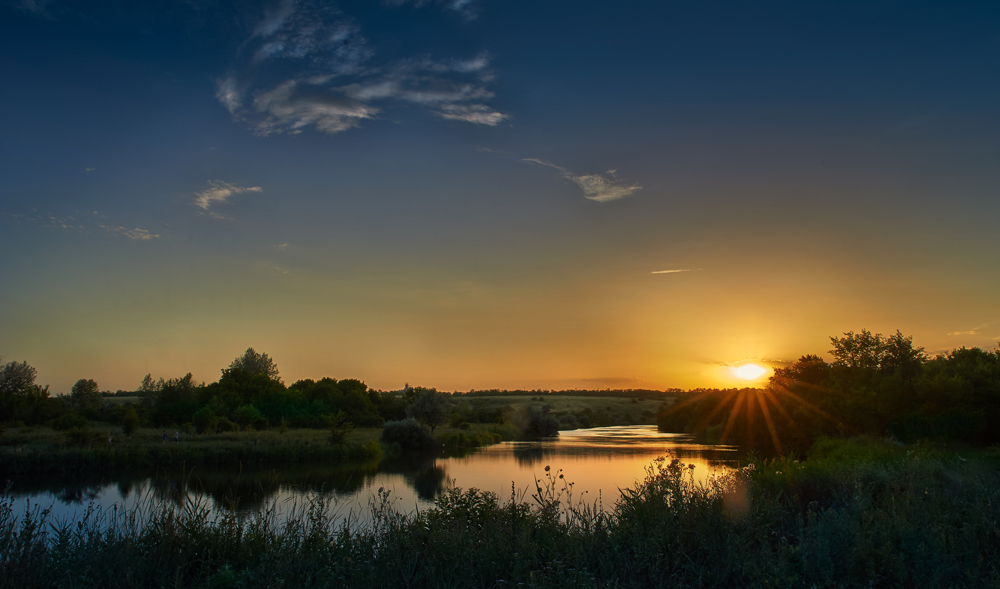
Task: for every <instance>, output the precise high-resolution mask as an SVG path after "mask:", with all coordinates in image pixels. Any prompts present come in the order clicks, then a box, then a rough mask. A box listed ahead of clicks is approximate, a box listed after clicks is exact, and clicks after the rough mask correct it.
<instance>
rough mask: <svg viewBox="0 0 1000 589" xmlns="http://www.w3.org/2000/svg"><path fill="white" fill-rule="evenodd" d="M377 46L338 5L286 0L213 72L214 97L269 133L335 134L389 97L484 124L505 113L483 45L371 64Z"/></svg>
mask: <svg viewBox="0 0 1000 589" xmlns="http://www.w3.org/2000/svg"><path fill="white" fill-rule="evenodd" d="M403 3H405V2H390V3H389V4H390V5H396V6H398V5H401V4H403ZM420 4H423V3H422V2H417V5H420ZM444 4H446V5H448V6H452V7H453V8H452V9H453V10H456V11H460V12H461V11H462V10H466V8H467V9H469V10H471V9H472V8H474V4H473V3H471V2H446V3H444ZM374 54H375V53H374V51H373V50H372V49H371V48H370V47H369V45H368V41H367V40H366V39H365V37H364V35H362V33H361V29H360V27H358V25H357V24H356V23H355V22H354V21H353V20H351V19H350V18H348V17H346V16H344V15H343V14H342V13H341V12H340V11H338V10H337V9H336V8H333V7H331V6H328V5H324V4H321V3H316V2H310V1H309V0H285V1H284V2H283V3H282V4H281V5H280V6H279V7H278V8H277V9H276V10H274V11H273V12H269V13H267V14H265V15H264V17H263V18H262V19H261V21H260V22H259V23H258V25H257V26H256V27H255V28H254V30H253V32H252V34H251V35H250V38H249V39H248V40H247V41H246V42H245V43H244V44H243V46H242V49H241V52H240V55H239V58H238V63H237V64H236V66H235V67H234V68H233V70H232V71H231V72H230V73H229V74H227V75H226V76H224V77H223V78H222V79H220V80H218V81H217V83H216V93H215V97H216V99H217V100H218V101H219V102H220V103H221V104H222V105H223V106H224V107H226V109H227V110H228V111H229V112H230V114H232V116H233V117H234V118H235V119H236V120H239V121H243V122H245V123H248V124H249V125H250V127H251V128H252V129H253V131H254V132H255V133H256V134H258V135H265V136H266V135H270V134H274V133H289V134H294V133H301V132H302V131H303V130H306V129H309V128H313V129H316V130H318V131H321V132H323V133H328V134H334V133H340V132H343V131H346V130H348V129H351V128H354V127H357V126H359V125H360V124H361V123H362V122H363V121H366V120H370V119H374V118H376V117H377V116H378V115H379V113H381V112H382V111H383V110H385V109H387V108H392V107H394V106H417V107H420V108H424V109H427V110H429V111H430V112H432V113H433V114H435V115H436V116H438V117H440V118H442V119H448V120H457V121H464V122H468V123H473V124H478V125H487V126H496V125H499V124H500V123H501V122H503V121H504V120H506V119H507V118H508V115H506V114H504V113H501V112H499V111H498V110H496V109H495V108H493V107H491V106H489V104H488V101H489V100H490V99H491V98H493V95H494V94H493V92H492V91H491V90H490V89H489V88H488V84H489V82H491V81H492V80H493V77H494V76H493V74H492V73H491V72H490V69H489V65H490V56H489V55H488V54H486V53H481V54H479V55H476V56H473V57H472V58H469V59H457V60H456V59H452V60H433V59H430V58H420V59H402V60H396V61H393V62H389V63H382V64H374V63H373V56H374Z"/></svg>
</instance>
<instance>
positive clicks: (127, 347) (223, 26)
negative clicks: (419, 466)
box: [0, 0, 1000, 391]
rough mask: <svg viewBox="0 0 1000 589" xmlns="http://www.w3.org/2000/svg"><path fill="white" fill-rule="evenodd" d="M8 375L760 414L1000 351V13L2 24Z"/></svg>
mask: <svg viewBox="0 0 1000 589" xmlns="http://www.w3.org/2000/svg"><path fill="white" fill-rule="evenodd" d="M0 15H2V18H0V68H2V69H0V71H2V73H3V79H4V80H5V83H4V84H2V85H0V173H2V177H3V186H2V188H0V248H2V250H3V251H4V252H6V253H7V254H8V255H7V256H5V258H6V261H7V268H8V269H7V270H6V271H5V272H4V279H3V281H2V282H0V302H2V303H3V305H2V308H0V355H2V356H3V358H4V359H5V360H27V361H28V362H29V363H30V364H32V365H33V366H36V367H37V368H38V370H39V380H40V381H41V382H43V383H48V384H51V385H52V387H53V390H55V391H66V390H68V389H69V386H70V385H71V384H72V383H73V382H74V381H75V380H76V379H78V378H95V379H96V380H97V381H98V382H99V383H100V384H101V386H102V387H104V388H110V389H116V388H126V389H127V388H132V387H134V386H137V384H138V382H139V381H140V380H141V378H142V376H143V375H145V374H146V373H147V372H150V373H153V375H154V377H159V376H164V377H171V376H179V375H182V374H184V373H186V372H188V371H191V372H193V373H194V376H195V377H196V378H197V379H199V380H206V381H211V380H215V379H216V378H217V376H218V370H219V369H220V368H223V367H224V366H226V365H228V363H229V361H230V360H231V359H232V358H233V357H235V356H236V355H238V354H239V353H241V352H242V351H243V350H244V349H246V347H248V346H254V347H255V348H256V349H258V350H263V351H265V352H267V353H269V354H270V355H272V356H273V357H274V358H275V359H276V360H277V362H278V365H279V368H281V370H282V375H283V376H284V378H285V379H286V381H289V382H290V381H292V380H295V379H298V378H319V377H322V376H333V377H336V378H348V377H352V378H361V379H363V380H365V381H366V382H368V383H369V384H370V385H372V386H375V387H378V388H383V389H396V388H399V387H401V386H402V383H403V382H407V381H408V382H411V383H414V384H423V385H425V386H436V387H438V388H441V389H447V390H452V389H459V390H468V389H469V388H492V387H539V388H569V387H600V388H604V387H606V386H612V387H638V386H643V387H654V388H665V387H674V386H678V387H685V388H686V387H694V386H726V385H728V384H732V383H731V382H730V381H728V380H727V377H726V374H727V373H726V371H725V369H726V367H728V366H730V365H733V364H735V363H739V362H746V361H750V360H756V361H759V362H762V363H770V364H772V365H778V364H780V363H781V362H783V361H788V360H794V359H795V358H797V357H798V356H799V355H801V354H805V353H824V352H825V351H826V350H827V348H828V347H829V342H828V338H829V336H831V335H837V334H840V333H842V332H844V331H848V330H855V331H856V330H859V329H861V328H867V329H871V330H873V331H882V332H886V333H891V332H894V331H895V330H896V329H900V330H902V331H903V333H905V334H911V335H914V336H915V340H916V343H917V344H918V345H924V346H926V347H927V348H928V350H929V351H932V352H934V351H939V350H945V349H950V348H952V347H955V346H961V345H966V346H971V345H978V346H984V347H993V346H995V345H996V342H997V339H998V338H1000V304H998V303H997V302H996V301H997V300H1000V299H998V298H997V297H996V294H995V293H996V292H997V291H998V287H1000V273H997V272H996V271H995V269H996V268H998V267H1000V264H998V262H1000V259H998V257H1000V253H998V252H1000V248H998V247H997V246H998V245H1000V239H998V235H1000V232H997V231H996V227H997V224H998V221H1000V215H998V213H1000V205H998V186H1000V169H998V167H997V165H996V162H997V161H1000V157H998V156H1000V140H998V137H1000V117H998V115H1000V109H998V105H1000V77H998V63H1000V9H998V8H997V7H994V6H990V5H989V4H988V3H982V2H976V3H914V2H906V3H902V2H893V3H889V2H864V3H845V2H835V3H834V2H831V3H819V2H817V3H757V4H754V5H745V4H740V3H731V2H719V3H700V4H690V3H655V4H654V3H646V2H635V3H621V4H620V5H614V6H611V5H608V4H607V3H580V2H572V3H571V2H548V3H542V4H541V5H539V4H538V3H521V2H489V1H485V0H468V1H462V0H457V1H431V0H427V1H422V2H420V1H417V2H413V1H387V2H338V3H333V2H307V1H294V2H293V1H285V2H260V3H244V2H241V3H236V2H229V3H226V2H193V1H192V2H154V3H143V5H142V6H140V7H135V6H131V5H130V4H129V3H122V4H120V5H118V6H114V5H112V6H110V7H106V8H95V7H93V6H92V5H90V4H89V3H73V2H62V1H59V0H49V1H40V0H34V1H28V2H25V1H15V2H7V3H5V4H3V5H0Z"/></svg>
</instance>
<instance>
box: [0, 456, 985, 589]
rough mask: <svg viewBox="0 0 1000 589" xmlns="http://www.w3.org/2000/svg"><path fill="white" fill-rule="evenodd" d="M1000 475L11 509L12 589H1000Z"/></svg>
mask: <svg viewBox="0 0 1000 589" xmlns="http://www.w3.org/2000/svg"><path fill="white" fill-rule="evenodd" d="M998 465H1000V452H998V451H997V450H996V449H988V450H970V449H965V450H962V451H956V449H955V448H949V447H932V446H913V447H900V446H898V445H896V444H893V443H891V442H888V441H884V440H873V439H867V438H863V439H854V440H846V441H828V442H821V443H820V444H817V445H816V446H815V447H814V448H813V449H812V450H811V451H810V453H809V454H808V456H807V457H806V458H805V459H803V460H800V461H794V460H780V459H779V460H775V461H756V462H751V463H749V464H747V465H746V466H744V467H743V468H741V469H740V470H738V471H736V472H734V473H733V474H731V475H728V476H724V477H721V478H717V479H715V480H714V481H713V482H712V483H710V484H707V485H697V484H695V483H694V482H693V478H692V476H691V475H692V473H693V471H692V470H691V469H689V468H687V466H686V465H685V464H683V463H682V462H680V461H678V462H671V461H670V460H669V459H667V460H665V461H662V462H660V463H659V464H657V465H656V466H654V467H653V469H652V470H651V471H650V475H649V476H648V477H647V479H646V480H645V481H644V482H643V483H642V484H640V485H638V486H637V487H635V488H634V489H632V490H630V491H628V492H627V493H626V494H625V495H624V496H623V497H622V499H621V500H619V501H618V502H617V503H615V504H614V506H612V507H610V508H607V509H602V508H601V506H600V505H586V504H580V503H573V502H572V500H569V501H567V499H568V495H567V494H566V492H567V491H568V489H569V488H568V487H567V486H565V485H566V482H565V481H566V479H561V478H559V477H558V476H551V477H550V478H547V479H544V480H543V481H541V485H540V487H539V488H538V490H537V491H536V493H535V494H534V497H533V498H531V499H530V501H529V503H522V502H519V501H517V500H516V499H517V498H514V497H512V498H508V499H501V498H498V497H497V496H495V495H492V494H489V493H483V492H480V491H477V490H474V489H473V490H467V491H461V490H451V491H446V492H445V493H444V494H442V495H441V497H440V498H439V499H438V501H437V506H436V508H434V509H430V510H424V511H421V512H420V513H416V514H411V515H406V514H402V513H400V512H398V511H396V509H395V508H394V506H393V504H392V502H391V500H390V498H389V496H388V494H387V493H380V494H379V495H378V497H377V498H376V499H375V500H374V501H373V502H372V504H371V506H370V509H371V511H372V522H373V523H372V525H371V526H370V527H367V528H364V529H349V528H347V527H345V526H344V524H342V523H336V522H335V521H334V520H333V519H331V518H330V516H329V515H328V514H327V513H328V512H327V511H326V509H325V505H324V504H323V503H322V502H320V501H317V502H314V503H313V504H311V505H305V506H301V509H300V510H299V511H298V513H297V514H296V515H294V516H293V517H291V518H289V519H288V520H287V523H282V524H280V525H279V524H278V523H276V520H275V519H274V518H273V515H270V514H269V513H270V512H268V511H267V510H263V511H262V512H261V513H260V514H259V515H257V516H254V517H249V518H246V517H240V516H239V515H236V514H225V513H223V514H220V515H219V516H218V519H211V518H207V517H206V512H204V511H202V508H201V507H199V506H194V505H188V506H186V507H185V508H183V509H179V510H174V511H161V510H157V509H147V510H145V511H142V512H140V513H137V514H121V513H117V512H115V513H96V512H95V513H93V514H90V515H89V516H88V517H86V518H85V519H84V520H83V522H82V523H81V524H79V525H78V526H74V527H73V529H69V528H68V527H65V526H64V528H63V529H61V528H60V527H59V525H58V524H57V525H56V526H55V528H50V527H49V526H48V524H49V523H51V522H48V521H47V520H46V519H45V518H46V516H45V514H43V513H41V512H35V513H34V514H33V515H31V516H30V517H28V518H23V519H20V520H16V521H15V519H14V518H13V517H12V515H11V514H12V512H11V510H10V502H9V501H7V500H5V501H4V502H3V504H2V506H0V555H2V556H0V558H2V559H3V562H2V565H3V566H0V585H3V586H18V587H36V586H37V587H43V586H44V587H48V586H51V585H52V584H53V583H63V584H72V585H74V586H90V587H96V586H101V587H127V586H136V585H158V584H162V582H163V580H164V579H169V580H170V581H169V582H170V584H171V585H175V586H181V587H204V586H212V587H243V586H247V587H249V586H254V587H278V586H306V585H308V586H321V587H322V586H338V587H339V586H353V587H378V586H417V587H431V586H443V585H448V586H464V587H502V586H517V585H518V584H519V583H523V584H524V586H533V587H556V586H559V587H565V586H581V587H610V586H617V587H667V586H670V587H673V586H691V587H731V586H742V587H770V586H780V587H785V586H816V587H854V586H883V587H894V586H908V587H942V586H949V587H989V586H997V584H998V583H1000V571H998V568H997V564H996V563H997V562H1000V527H998V523H997V522H998V521H1000V471H998ZM549 472H550V473H551V471H549ZM567 477H568V478H572V473H569V475H567Z"/></svg>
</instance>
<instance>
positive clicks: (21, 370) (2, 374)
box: [0, 362, 37, 397]
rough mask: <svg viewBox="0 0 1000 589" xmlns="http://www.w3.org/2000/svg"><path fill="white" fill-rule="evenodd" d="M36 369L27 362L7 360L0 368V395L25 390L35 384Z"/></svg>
mask: <svg viewBox="0 0 1000 589" xmlns="http://www.w3.org/2000/svg"><path fill="white" fill-rule="evenodd" d="M36 374H37V371H36V370H35V369H34V368H33V367H31V366H29V365H28V363H27V362H21V363H17V362H8V363H6V364H4V365H3V367H2V368H0V397H7V396H10V395H17V394H21V393H24V392H26V391H27V390H28V389H29V388H30V387H31V386H32V385H34V384H35V376H36Z"/></svg>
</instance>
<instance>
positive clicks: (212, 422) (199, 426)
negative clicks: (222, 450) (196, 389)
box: [191, 407, 219, 434]
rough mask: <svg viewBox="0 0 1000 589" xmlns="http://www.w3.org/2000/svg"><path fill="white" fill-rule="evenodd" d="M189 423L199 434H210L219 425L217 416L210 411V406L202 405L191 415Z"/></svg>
mask: <svg viewBox="0 0 1000 589" xmlns="http://www.w3.org/2000/svg"><path fill="white" fill-rule="evenodd" d="M191 423H193V424H194V427H195V430H196V431H197V432H198V433H199V434H210V433H213V432H214V431H215V430H216V427H217V426H218V425H219V416H218V415H216V414H215V411H212V408H211V407H202V408H201V409H199V410H197V411H195V412H194V415H192V416H191Z"/></svg>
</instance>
